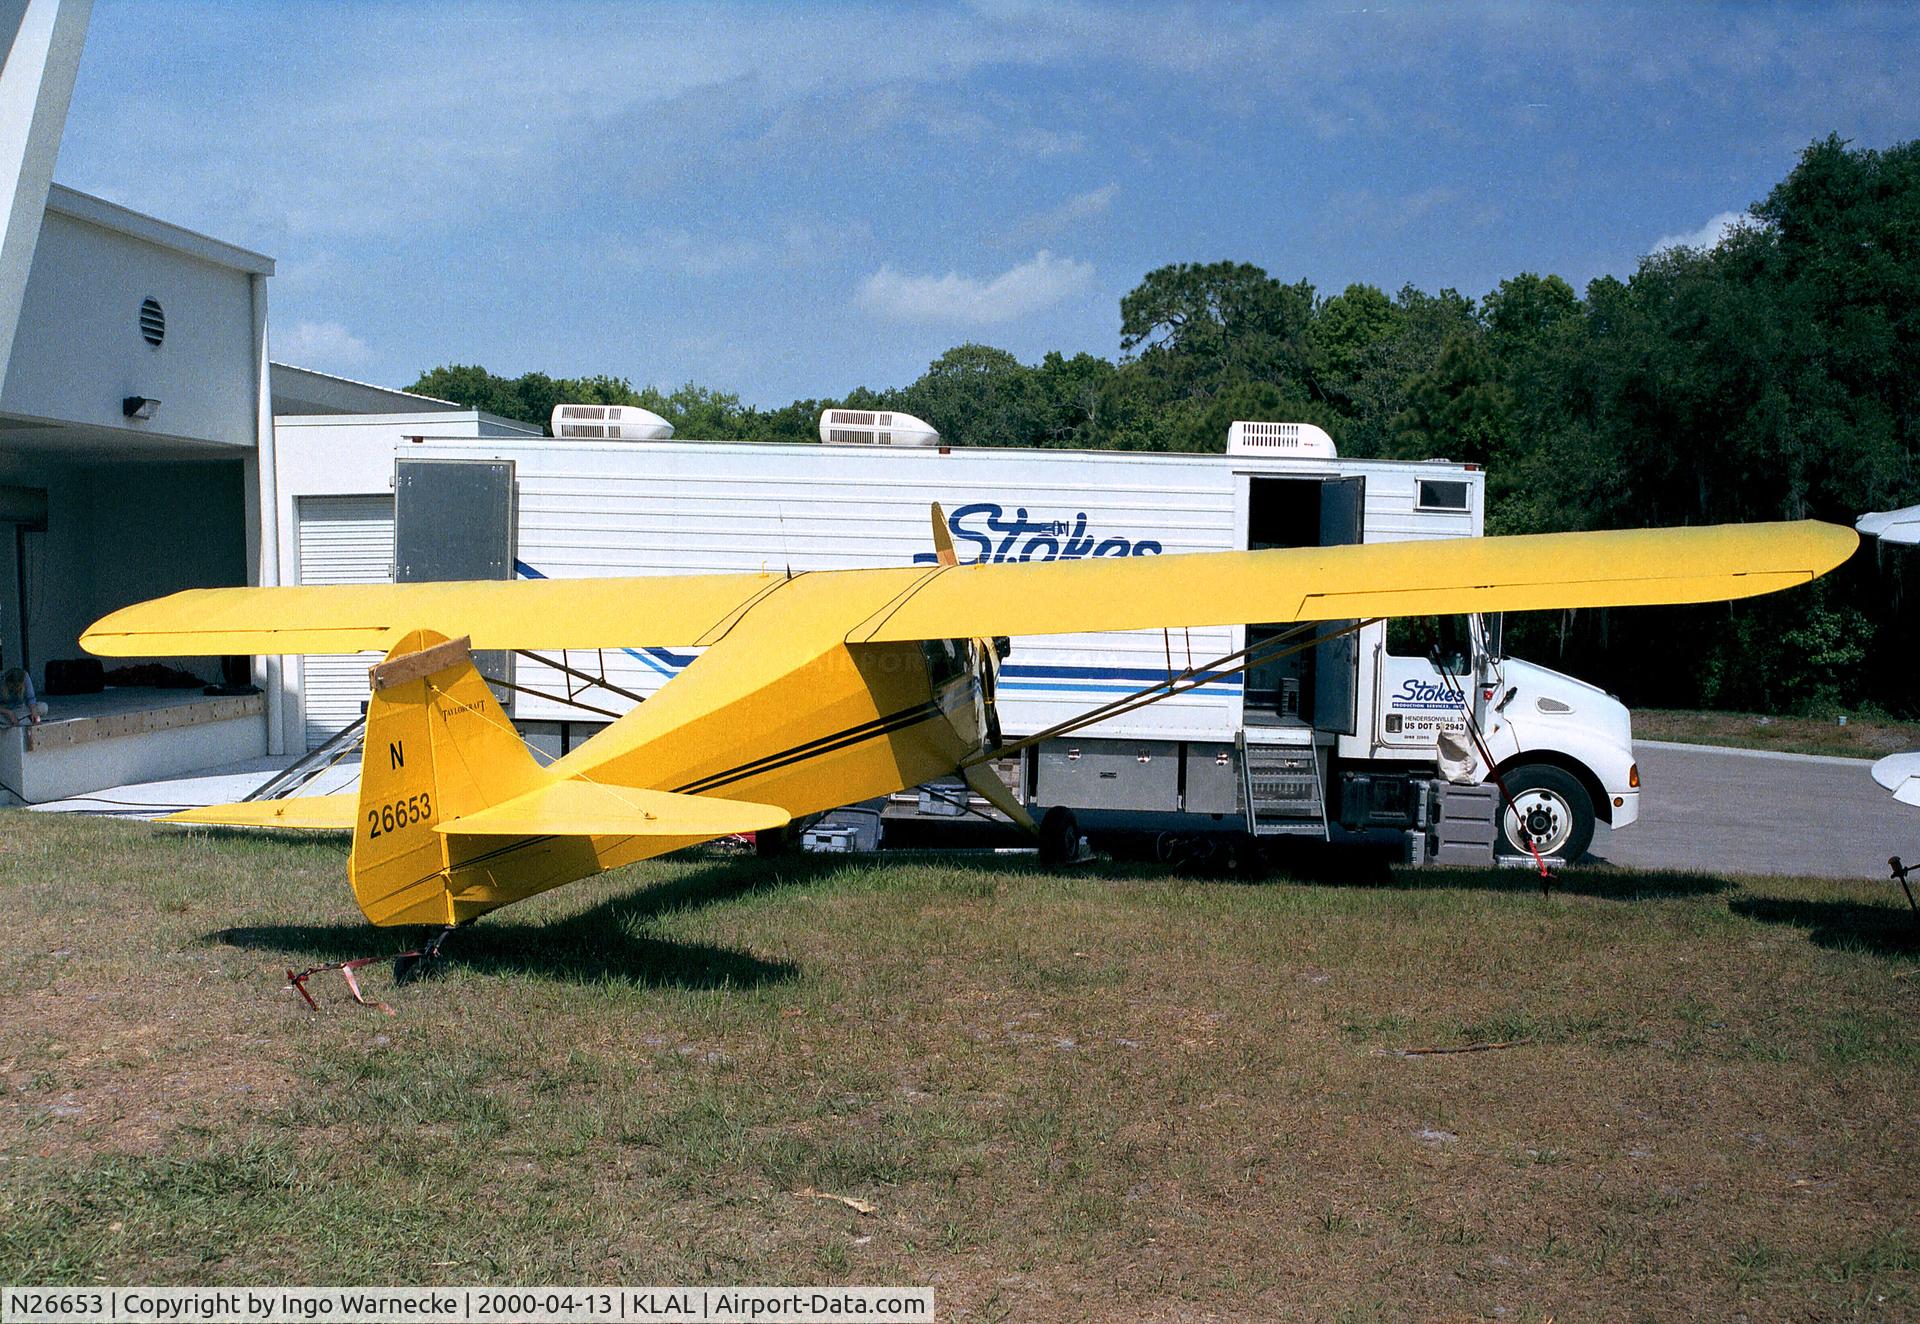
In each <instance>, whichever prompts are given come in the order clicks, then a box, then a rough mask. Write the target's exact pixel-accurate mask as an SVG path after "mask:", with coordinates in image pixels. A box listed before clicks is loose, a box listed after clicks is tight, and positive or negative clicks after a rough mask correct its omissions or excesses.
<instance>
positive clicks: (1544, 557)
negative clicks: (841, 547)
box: [81, 506, 1858, 946]
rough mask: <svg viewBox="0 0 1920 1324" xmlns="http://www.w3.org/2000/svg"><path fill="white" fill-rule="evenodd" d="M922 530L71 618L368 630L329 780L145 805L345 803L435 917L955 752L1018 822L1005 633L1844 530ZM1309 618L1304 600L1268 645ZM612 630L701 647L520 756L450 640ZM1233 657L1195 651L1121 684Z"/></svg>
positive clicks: (274, 807) (336, 637) (1188, 619)
mask: <svg viewBox="0 0 1920 1324" xmlns="http://www.w3.org/2000/svg"><path fill="white" fill-rule="evenodd" d="M933 528H934V540H935V545H936V547H937V549H938V553H939V562H938V564H936V565H933V566H914V567H910V568H898V569H875V570H843V571H816V572H812V573H804V574H797V575H770V574H758V575H690V576H658V577H649V578H638V579H581V580H552V579H545V580H534V581H484V582H462V583H428V584H378V585H340V586H327V587H307V588H300V587H287V588H225V589H196V590H192V591H189V592H184V593H176V594H174V595H172V596H170V597H165V598H159V599H156V600H154V601H151V602H145V603H141V604H138V605H136V606H132V607H127V608H125V609H123V610H121V611H116V612H114V613H112V614H111V615H109V616H106V617H104V618H103V619H101V620H100V621H98V622H97V623H95V625H94V626H93V627H92V628H91V629H90V630H89V631H88V632H87V633H86V635H85V636H84V637H83V638H82V640H81V642H82V643H83V644H84V645H85V646H86V647H87V648H88V649H90V650H91V651H93V652H95V653H99V654H103V655H105V656H109V657H128V656H137V657H152V656H194V655H207V654H271V653H352V652H358V651H361V650H363V649H385V650H387V656H386V660H385V661H384V662H382V663H380V664H379V665H377V666H375V667H374V668H373V669H372V671H371V680H372V697H371V700H370V702H369V705H368V709H367V721H366V729H365V742H366V743H365V749H364V753H363V755H362V772H361V782H360V789H359V792H358V793H357V794H354V793H345V794H340V795H330V796H319V797H311V798H299V799H291V800H283V801H268V802H255V803H247V804H238V805H216V806H213V807H211V808H207V809H196V810H190V811H188V812H186V813H181V814H176V815H174V816H173V817H172V819H171V820H170V821H175V822H185V823H219V824H237V825H244V826H257V827H285V828H351V829H352V831H353V834H354V836H353V850H352V855H351V858H350V861H349V864H348V871H349V874H350V876H351V879H352V884H353V892H354V896H355V898H356V900H357V901H358V902H359V904H360V908H361V910H362V911H364V912H365V914H366V916H367V918H368V919H369V920H371V921H372V922H373V923H375V924H424V925H438V926H448V927H451V926H454V925H458V924H461V923H464V922H466V921H468V920H472V919H474V918H476V917H477V916H480V915H483V914H485V913H486V912H488V911H490V910H495V909H498V908H499V907H501V906H504V905H507V904H509V903H511V902H514V901H519V900H521V899H523V898H525V897H529V896H532V895H534V894H535V893H538V892H543V891H546V890H547V889H549V888H552V887H557V886H559V885H560V884H562V883H567V882H571V881H573V880H575V879H579V878H585V877H589V876H591V875H593V874H596V873H599V872H601V871H602V870H606V869H612V868H615V867H618V866H620V865H623V864H630V863H632V862H633V861H635V860H643V859H646V858H648V857H650V856H655V855H661V854H664V853H666V852H668V851H672V850H678V849H680V848H681V847H684V846H690V845H694V844H696V843H699V842H703V841H709V840H712V839H714V838H716V837H722V836H727V835H730V834H733V833H741V832H760V831H766V830H770V829H775V828H778V827H781V826H782V825H785V824H786V823H788V822H789V821H790V820H792V819H796V818H800V817H802V816H804V815H809V814H815V813H819V812H822V811H824V810H828V809H832V808H836V807H838V806H840V805H845V804H851V803H854V802H856V801H860V800H865V799H870V798H872V797H875V796H881V795H887V794H890V793H892V792H894V791H897V790H902V789H905V788H907V787H911V786H916V785H919V784H921V783H923V782H927V781H930V780H933V779H935V778H938V777H943V776H947V775H950V774H952V773H954V772H955V771H959V772H961V773H962V774H963V775H964V776H965V777H966V779H967V781H968V783H969V784H970V785H971V786H972V787H973V788H974V790H976V791H977V792H979V793H980V794H981V795H983V796H984V797H985V798H986V799H987V800H988V801H989V802H991V803H993V804H994V805H995V806H997V807H998V808H999V809H1001V810H1002V811H1003V812H1005V813H1006V814H1007V815H1008V816H1009V817H1010V818H1012V819H1013V820H1014V821H1015V822H1018V823H1020V824H1022V825H1023V826H1026V827H1028V828H1032V827H1033V826H1034V825H1033V823H1032V820H1031V819H1030V818H1029V816H1028V814H1027V812H1026V810H1025V809H1024V808H1023V807H1022V805H1021V804H1020V803H1019V802H1018V801H1017V800H1016V799H1015V798H1014V797H1013V796H1012V795H1011V794H1010V793H1009V792H1008V791H1007V789H1006V787H1005V786H1004V785H1003V784H1002V783H1001V782H1000V780H999V778H998V777H997V775H996V774H995V773H994V772H993V770H992V769H991V768H990V767H989V766H987V760H988V759H990V758H992V757H993V756H994V755H995V754H996V752H1001V751H1004V750H1006V749H1010V748H1013V747H1014V746H1007V745H1002V744H1001V741H1000V737H999V728H998V724H997V721H996V720H995V717H994V710H993V692H994V680H995V676H996V674H997V671H998V666H999V659H1000V655H1001V650H1000V648H998V647H996V644H997V643H999V642H1001V641H1004V640H1005V639H1006V637H1008V636H1012V635H1037V634H1076V633H1081V632H1084V631H1095V630H1124V629H1141V628H1152V629H1163V628H1164V629H1178V628H1182V627H1193V626H1218V625H1233V624H1254V623H1289V622H1301V623H1313V622H1330V621H1332V622H1346V621H1354V620H1359V619H1367V620H1372V619H1378V618H1380V617H1386V616H1427V615H1445V614H1453V613H1461V612H1487V611H1528V610H1535V609H1542V608H1565V607H1619V606H1637V605H1644V604H1655V603H1685V602H1709V601H1719V600H1722V599H1729V598H1741V597H1751V596H1754V595H1757V594H1762V593H1771V592H1774V591H1776V590H1779V589H1784V588H1789V587H1792V586H1793V585H1796V584H1804V583H1807V582H1809V581H1811V580H1813V579H1815V578H1817V577H1819V576H1820V575H1822V574H1824V573H1826V572H1827V571H1828V570H1830V569H1832V568H1833V567H1834V566H1836V565H1838V564H1839V563H1840V562H1841V561H1843V560H1845V559H1846V558H1847V557H1848V556H1849V555H1851V554H1852V552H1853V550H1854V548H1855V546H1856V544H1857V541H1858V540H1857V538H1856V536H1855V534H1854V533H1853V531H1852V530H1850V529H1846V528H1842V527H1839V526H1836V525H1831V524H1822V523H1818V522H1815V521H1803V522H1799V523H1790V524H1752V525H1728V526H1721V527H1712V528H1690V529H1648V530H1631V531H1621V532H1605V533H1555V534H1539V535H1530V536H1525V537H1504V538H1461V539H1448V540H1444V541H1427V542H1401V543H1383V544H1367V545H1361V546H1347V547H1326V548H1299V549H1289V550H1276V551H1252V552H1208V553H1197V554H1191V555H1175V556H1161V557H1140V558H1126V559H1116V558H1095V559H1089V560H1077V561H1051V562H1031V563H1025V564H1017V563H1016V564H993V565H986V564H980V565H960V564H957V563H956V558H955V556H954V553H953V546H952V543H951V541H950V540H949V538H948V535H947V529H946V521H945V520H944V519H943V518H941V516H940V513H939V508H938V507H937V506H936V507H935V508H934V519H933ZM1326 628H1327V627H1325V626H1315V625H1312V624H1305V625H1304V626H1303V631H1302V633H1303V635H1304V638H1305V641H1304V642H1299V643H1295V644H1291V645H1288V646H1289V647H1295V648H1305V647H1311V646H1313V642H1314V639H1313V636H1314V633H1315V631H1316V630H1320V631H1324V630H1325V629H1326ZM613 647H700V648H703V649H704V650H705V651H703V652H702V653H701V654H700V655H699V657H698V658H697V659H696V660H695V661H694V662H693V663H692V664H691V665H690V666H688V667H687V668H686V670H685V671H684V672H683V673H682V674H681V675H679V676H678V677H676V678H675V679H674V680H673V681H671V682H670V683H669V684H667V685H666V686H664V687H663V688H662V689H661V690H660V691H659V692H658V693H656V694H655V695H654V696H653V697H652V698H649V699H647V700H646V701H645V702H644V703H641V704H640V705H639V706H637V707H635V708H634V709H633V710H632V711H631V712H629V713H627V714H626V715H625V716H624V717H621V718H620V719H619V720H617V721H615V722H614V723H613V724H612V725H610V726H609V727H607V728H606V730H605V731H603V732H602V733H601V734H599V735H597V736H595V737H594V738H593V739H591V740H589V741H587V742H586V743H584V744H583V745H581V746H580V747H579V748H578V749H575V750H574V751H573V752H572V753H570V754H568V755H566V756H565V757H564V758H561V759H559V760H558V761H556V762H554V763H551V764H549V765H547V766H544V767H543V766H540V765H539V764H538V763H536V761H535V760H534V758H533V757H532V755H531V754H530V753H529V751H528V749H527V747H526V745H525V744H524V743H523V742H522V741H521V739H520V738H519V736H518V735H517V734H516V733H515V731H514V728H513V725H512V723H511V722H510V720H509V719H508V718H507V716H506V714H505V713H504V712H503V711H502V710H501V708H500V705H499V704H498V703H496V702H495V700H494V697H493V694H492V692H491V691H490V690H489V688H488V685H487V682H486V680H485V679H484V678H483V677H482V676H481V674H480V673H479V672H478V671H477V670H476V669H475V666H474V663H473V659H472V656H471V652H472V650H473V649H534V648H542V649H585V650H592V649H598V648H613ZM1263 647H1264V646H1263ZM1256 653H1257V650H1256ZM1255 660H1258V658H1257V656H1256V654H1249V653H1242V654H1236V655H1234V656H1233V657H1230V658H1226V659H1222V660H1221V661H1220V662H1218V663H1212V664H1208V666H1206V667H1202V668H1195V669H1194V670H1193V672H1192V673H1189V674H1188V675H1187V676H1186V678H1185V679H1184V680H1183V679H1182V678H1181V677H1178V676H1175V677H1170V679H1169V681H1168V682H1166V683H1163V684H1161V685H1158V686H1153V687H1148V689H1147V690H1145V691H1143V692H1142V694H1141V695H1140V696H1138V699H1137V701H1138V702H1142V703H1144V702H1151V701H1153V700H1155V699H1158V698H1164V697H1167V695H1169V694H1172V693H1176V692H1179V691H1180V689H1181V688H1182V686H1183V685H1184V684H1186V683H1198V681H1197V679H1196V677H1200V678H1204V677H1207V676H1218V675H1223V674H1231V673H1232V672H1233V671H1236V670H1241V669H1244V668H1245V667H1246V666H1247V665H1250V664H1251V662H1252V661H1255ZM1108 707H1109V708H1111V707H1112V705H1108ZM1021 743H1022V744H1024V743H1026V742H1021ZM436 946H437V939H436Z"/></svg>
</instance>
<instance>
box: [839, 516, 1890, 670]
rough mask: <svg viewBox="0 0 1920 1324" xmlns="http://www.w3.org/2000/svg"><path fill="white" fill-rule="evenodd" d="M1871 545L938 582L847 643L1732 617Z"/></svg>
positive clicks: (1701, 544) (1273, 561)
mask: <svg viewBox="0 0 1920 1324" xmlns="http://www.w3.org/2000/svg"><path fill="white" fill-rule="evenodd" d="M1858 545H1859V537H1858V535H1856V534H1855V533H1854V532H1853V530H1851V529H1846V528H1841V527H1840V526H1839V525H1836V524H1823V523H1820V522H1819V521H1817V520H1802V521H1800V522H1797V523H1791V524H1725V525H1718V526H1713V527H1707V528H1696V529H1627V530H1621V531H1618V532H1609V533H1541V534H1528V535H1523V536H1520V537H1508V538H1448V539H1443V540H1433V541H1425V542H1398V543H1370V544H1366V545H1364V546H1354V547H1310V548H1296V549H1289V550H1284V551H1262V552H1208V553H1201V554H1198V555H1190V556H1146V557H1129V558H1126V559H1124V560H1122V559H1107V558H1095V559H1092V560H1086V561H1051V562H1027V563H1024V564H1001V565H967V566H956V567H954V568H953V569H951V570H942V571H936V572H933V573H932V574H931V575H929V576H928V578H927V579H926V580H925V581H924V582H923V583H921V584H920V585H919V586H918V587H917V588H916V589H915V590H914V591H913V592H912V593H911V594H908V595H906V596H904V597H902V598H901V599H900V600H898V601H897V602H895V603H893V604H891V605H890V606H889V607H888V608H887V609H886V610H885V611H883V612H880V613H876V614H875V615H874V616H873V617H871V618H869V619H868V620H867V621H865V622H864V623H862V624H861V625H860V626H858V627H856V628H855V630H854V631H853V632H852V633H851V634H849V635H848V636H847V637H848V639H849V640H850V641H851V642H854V643H888V642H895V641H904V640H911V639H948V638H965V637H969V636H972V637H984V636H989V635H1022V634H1078V633H1080V632H1082V631H1092V630H1132V629H1146V628H1176V627H1179V626H1193V625H1232V624H1248V623H1252V622H1256V621H1262V622H1264V621H1274V622H1284V621H1339V620H1350V619H1354V618H1357V617H1369V616H1432V615H1451V614H1453V613H1455V612H1468V611H1531V610H1536V609H1543V608H1559V607H1632V606H1646V605H1652V604H1656V603H1678V602H1719V601H1722V600H1725V599H1728V598H1745V597H1753V596H1755V595H1757V594H1761V593H1772V592H1774V591H1776V590H1778V589H1783V588H1790V587H1792V586H1793V585H1795V584H1804V583H1806V582H1808V581H1809V580H1812V579H1817V578H1819V577H1820V576H1821V575H1823V574H1825V573H1826V572H1827V571H1829V570H1831V569H1833V567H1835V566H1836V565H1839V564H1840V563H1841V562H1842V561H1844V560H1846V559H1847V557H1849V556H1851V555H1852V554H1853V551H1854V548H1855V547H1857V546H1858Z"/></svg>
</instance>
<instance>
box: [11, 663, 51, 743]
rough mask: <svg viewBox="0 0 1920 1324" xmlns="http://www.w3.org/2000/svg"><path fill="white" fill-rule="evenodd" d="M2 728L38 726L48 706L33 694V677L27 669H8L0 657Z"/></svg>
mask: <svg viewBox="0 0 1920 1324" xmlns="http://www.w3.org/2000/svg"><path fill="white" fill-rule="evenodd" d="M0 668H4V669H3V670H0V727H6V726H38V725H39V724H40V723H41V721H42V720H44V719H45V717H46V715H47V705H46V704H44V703H41V702H40V700H39V696H37V695H36V694H34V692H33V676H32V675H31V674H29V673H28V671H27V669H26V668H25V667H8V666H6V659H5V658H4V657H0Z"/></svg>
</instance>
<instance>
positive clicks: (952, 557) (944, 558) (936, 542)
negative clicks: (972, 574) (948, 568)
mask: <svg viewBox="0 0 1920 1324" xmlns="http://www.w3.org/2000/svg"><path fill="white" fill-rule="evenodd" d="M933 550H934V554H935V556H936V557H937V559H938V560H939V562H940V564H941V565H959V564H960V556H959V554H958V553H957V552H955V551H954V550H953V534H951V533H949V532H948V531H947V512H946V511H944V510H942V509H940V503H939V502H938V501H936V502H934V503H933Z"/></svg>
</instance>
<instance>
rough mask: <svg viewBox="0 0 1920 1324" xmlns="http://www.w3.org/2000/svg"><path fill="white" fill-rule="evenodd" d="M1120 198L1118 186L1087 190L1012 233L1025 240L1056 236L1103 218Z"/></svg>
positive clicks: (1031, 217)
mask: <svg viewBox="0 0 1920 1324" xmlns="http://www.w3.org/2000/svg"><path fill="white" fill-rule="evenodd" d="M1118 196H1120V186H1119V185H1118V184H1107V185H1104V186H1102V187H1100V188H1096V189H1088V190H1087V191H1086V192H1085V193H1076V194H1074V195H1073V196H1072V197H1070V198H1068V199H1067V200H1066V201H1065V202H1062V203H1060V204H1059V205H1058V206H1055V207H1048V208H1047V209H1046V210H1044V211H1037V212H1035V213H1034V214H1033V215H1031V216H1029V217H1027V219H1026V220H1024V221H1022V222H1020V224H1019V225H1018V226H1016V227H1015V230H1014V233H1015V234H1017V235H1019V236H1020V237H1022V238H1025V239H1037V238H1039V237H1040V236H1041V235H1048V234H1055V233H1057V232H1059V231H1061V230H1065V229H1069V228H1070V227H1072V226H1075V225H1078V224H1080V223H1081V222H1082V221H1090V220H1092V219H1094V218H1095V217H1096V216H1104V215H1106V214H1107V213H1108V212H1109V211H1111V210H1112V209H1113V200H1114V199H1115V198H1116V197H1118Z"/></svg>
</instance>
